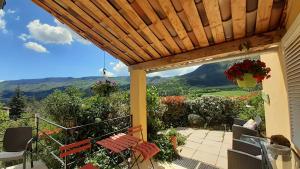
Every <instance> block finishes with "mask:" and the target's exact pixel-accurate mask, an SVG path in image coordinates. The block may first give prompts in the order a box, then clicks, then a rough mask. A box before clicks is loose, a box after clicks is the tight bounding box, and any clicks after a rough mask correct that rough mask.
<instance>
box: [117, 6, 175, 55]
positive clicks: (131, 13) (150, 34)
mask: <svg viewBox="0 0 300 169" xmlns="http://www.w3.org/2000/svg"><path fill="white" fill-rule="evenodd" d="M116 3H117V4H118V5H119V6H120V7H121V8H122V9H123V10H124V12H126V14H127V15H128V17H130V18H131V19H132V20H134V22H135V23H136V24H137V26H138V27H139V29H140V30H141V31H143V33H144V34H145V35H146V36H147V37H148V38H149V39H150V40H151V41H152V43H153V44H154V46H155V47H156V49H157V51H159V53H160V54H161V55H162V56H167V55H170V53H169V51H168V50H167V49H166V47H165V46H164V45H163V44H162V43H161V42H160V40H159V39H158V38H157V37H156V36H155V35H154V33H153V32H152V31H151V30H150V29H149V27H148V26H147V25H146V24H145V22H144V21H143V20H142V19H141V18H140V16H139V15H138V14H137V13H136V11H135V10H134V9H133V8H132V7H131V6H130V4H129V3H128V2H127V0H116Z"/></svg>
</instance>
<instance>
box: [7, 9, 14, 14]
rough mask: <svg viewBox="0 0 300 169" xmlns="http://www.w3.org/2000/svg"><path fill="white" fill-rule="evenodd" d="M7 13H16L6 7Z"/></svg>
mask: <svg viewBox="0 0 300 169" xmlns="http://www.w3.org/2000/svg"><path fill="white" fill-rule="evenodd" d="M7 13H9V14H14V13H16V11H15V10H12V9H8V10H7Z"/></svg>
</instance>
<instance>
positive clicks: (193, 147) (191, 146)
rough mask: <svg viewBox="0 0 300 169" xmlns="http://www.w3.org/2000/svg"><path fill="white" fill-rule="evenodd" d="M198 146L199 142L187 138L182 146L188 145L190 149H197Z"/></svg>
mask: <svg viewBox="0 0 300 169" xmlns="http://www.w3.org/2000/svg"><path fill="white" fill-rule="evenodd" d="M199 146H200V144H199V143H197V142H193V141H189V140H187V141H186V143H185V145H183V147H188V148H191V149H197V148H198V147H199Z"/></svg>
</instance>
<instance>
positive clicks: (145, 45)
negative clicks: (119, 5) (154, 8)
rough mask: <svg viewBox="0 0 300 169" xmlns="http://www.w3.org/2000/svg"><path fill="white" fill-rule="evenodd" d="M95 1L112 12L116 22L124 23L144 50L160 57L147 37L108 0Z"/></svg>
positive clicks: (131, 35) (111, 14)
mask: <svg viewBox="0 0 300 169" xmlns="http://www.w3.org/2000/svg"><path fill="white" fill-rule="evenodd" d="M94 2H96V3H97V4H98V5H100V6H101V7H102V8H104V9H105V10H106V11H107V12H108V13H109V14H110V16H111V17H112V18H114V19H115V21H116V22H118V23H119V24H120V25H122V26H123V27H124V28H125V29H126V30H127V31H128V32H129V33H130V35H129V36H130V37H132V38H134V39H135V40H136V41H137V42H138V43H140V44H141V45H142V46H143V47H142V48H143V49H144V50H148V51H149V53H151V55H152V56H153V57H155V58H158V57H160V55H159V54H158V53H157V52H156V51H155V50H154V49H153V48H152V47H151V45H149V44H148V43H147V42H146V41H145V39H143V38H142V37H141V35H140V34H138V33H137V32H136V30H134V28H132V26H131V25H130V24H129V23H128V22H127V21H126V20H125V19H124V18H123V17H122V16H121V15H120V14H119V13H118V11H116V10H115V9H114V8H113V7H112V6H111V5H110V4H109V3H108V2H107V1H106V0H104V1H103V0H94Z"/></svg>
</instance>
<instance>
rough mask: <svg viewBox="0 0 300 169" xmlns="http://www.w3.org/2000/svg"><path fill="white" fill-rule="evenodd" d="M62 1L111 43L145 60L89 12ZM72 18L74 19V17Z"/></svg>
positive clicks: (66, 0) (64, 0)
mask: <svg viewBox="0 0 300 169" xmlns="http://www.w3.org/2000/svg"><path fill="white" fill-rule="evenodd" d="M47 1H48V0H47ZM60 2H62V3H63V4H64V5H65V6H67V7H68V8H70V9H72V10H74V11H75V12H76V13H77V14H79V15H80V16H82V17H84V18H85V20H87V22H89V23H90V24H91V25H92V26H93V27H92V29H96V30H97V31H99V32H100V33H101V35H103V36H104V37H105V38H106V39H109V40H110V41H111V43H113V44H114V45H116V46H118V47H119V48H120V49H122V50H124V51H126V52H128V54H129V55H130V56H131V57H132V59H134V60H136V61H138V62H143V59H141V57H139V56H138V55H137V54H135V53H134V52H133V51H132V50H131V49H129V48H128V47H127V46H126V45H124V44H123V43H121V42H120V41H119V40H118V39H117V38H116V37H115V36H113V35H112V34H111V33H110V32H108V31H107V30H106V29H104V28H103V27H102V26H101V25H100V24H99V23H97V22H96V21H95V20H94V19H93V18H92V17H90V16H89V15H88V14H87V13H85V12H84V11H83V10H82V9H80V8H79V7H78V6H77V5H76V4H74V3H73V2H72V1H69V0H60ZM61 9H62V8H61ZM61 11H63V12H64V13H65V15H66V14H68V13H67V12H66V11H65V10H64V9H62V10H61ZM74 18H75V17H74ZM77 19H78V18H77ZM72 20H74V19H72Z"/></svg>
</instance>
